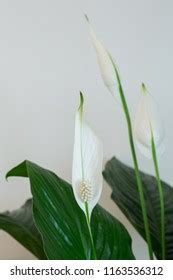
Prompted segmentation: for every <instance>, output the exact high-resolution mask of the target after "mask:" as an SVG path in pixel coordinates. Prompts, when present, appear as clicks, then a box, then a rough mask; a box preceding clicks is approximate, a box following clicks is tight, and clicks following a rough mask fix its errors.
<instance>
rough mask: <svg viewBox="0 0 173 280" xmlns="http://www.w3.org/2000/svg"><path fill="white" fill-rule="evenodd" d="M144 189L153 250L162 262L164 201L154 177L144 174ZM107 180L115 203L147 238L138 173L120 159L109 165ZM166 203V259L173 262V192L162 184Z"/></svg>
mask: <svg viewBox="0 0 173 280" xmlns="http://www.w3.org/2000/svg"><path fill="white" fill-rule="evenodd" d="M140 174H141V178H142V183H143V186H144V192H145V199H146V204H147V212H148V219H149V224H150V231H151V237H152V246H153V250H154V253H155V255H156V257H157V258H158V259H161V242H160V240H161V239H160V201H159V194H158V189H157V182H156V179H155V178H154V177H153V176H150V175H147V174H144V173H143V172H141V173H140ZM103 176H104V178H105V180H106V181H107V183H108V184H109V185H110V186H111V188H112V195H111V197H112V199H113V200H114V201H115V203H116V204H117V205H118V206H119V208H120V209H121V210H122V212H123V213H124V214H125V216H126V217H127V218H128V219H129V221H130V222H131V223H132V224H133V226H134V227H135V228H136V229H137V231H138V232H139V233H140V234H141V235H142V237H144V238H145V234H144V225H143V220H142V213H141V207H140V202H139V195H138V191H137V185H136V177H135V172H134V170H133V169H132V168H130V167H128V166H126V165H124V164H123V163H121V162H120V161H119V160H117V159H116V158H112V159H111V160H110V161H108V163H107V164H106V167H105V170H104V172H103ZM162 185H163V189H164V201H165V226H166V259H168V260H172V259H173V189H172V188H171V187H170V186H169V185H167V184H166V183H164V182H162Z"/></svg>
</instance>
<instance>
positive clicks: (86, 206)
mask: <svg viewBox="0 0 173 280" xmlns="http://www.w3.org/2000/svg"><path fill="white" fill-rule="evenodd" d="M85 212H86V221H87V226H88V231H89V235H90V240H91V246H92V251H93V259H94V260H97V255H96V250H95V246H94V240H93V236H92V231H91V225H90V215H89V210H88V203H87V202H85Z"/></svg>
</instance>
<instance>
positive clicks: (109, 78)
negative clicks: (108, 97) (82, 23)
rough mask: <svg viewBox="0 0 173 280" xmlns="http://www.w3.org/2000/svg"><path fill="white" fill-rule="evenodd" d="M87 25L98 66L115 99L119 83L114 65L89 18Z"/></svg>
mask: <svg viewBox="0 0 173 280" xmlns="http://www.w3.org/2000/svg"><path fill="white" fill-rule="evenodd" d="M86 19H87V23H88V27H89V33H90V37H91V40H92V43H93V46H94V48H95V51H96V54H97V60H98V65H99V68H100V73H101V76H102V79H103V81H104V84H105V85H106V87H107V88H108V89H109V91H110V93H111V94H112V95H113V97H115V96H116V95H117V82H116V73H115V69H114V67H113V63H112V61H111V59H110V55H109V52H108V51H107V50H106V49H105V48H104V46H103V45H102V44H101V42H100V41H99V40H98V38H97V36H96V34H95V32H94V30H93V28H92V26H91V24H90V22H89V20H88V18H87V17H86Z"/></svg>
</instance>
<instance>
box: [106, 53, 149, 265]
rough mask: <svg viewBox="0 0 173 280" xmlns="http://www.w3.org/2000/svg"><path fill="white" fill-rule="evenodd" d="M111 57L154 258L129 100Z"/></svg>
mask: <svg viewBox="0 0 173 280" xmlns="http://www.w3.org/2000/svg"><path fill="white" fill-rule="evenodd" d="M109 57H110V59H111V62H112V65H113V68H114V71H115V76H116V79H117V81H118V87H119V93H120V98H121V102H122V105H123V109H124V113H125V117H126V121H127V126H128V135H129V141H130V148H131V152H132V157H133V163H134V168H135V175H136V181H137V186H138V192H139V198H140V203H141V209H142V216H143V221H144V229H145V235H146V241H147V244H148V253H149V257H150V260H153V251H152V243H151V236H150V229H149V222H148V217H147V209H146V203H145V197H144V191H143V185H142V181H141V176H140V172H139V166H138V161H137V156H136V151H135V145H134V140H133V132H132V124H131V119H130V113H129V109H128V106H127V102H126V99H125V95H124V91H123V88H122V85H121V81H120V77H119V73H118V71H117V69H116V66H115V64H114V61H113V59H112V57H111V56H110V55H109Z"/></svg>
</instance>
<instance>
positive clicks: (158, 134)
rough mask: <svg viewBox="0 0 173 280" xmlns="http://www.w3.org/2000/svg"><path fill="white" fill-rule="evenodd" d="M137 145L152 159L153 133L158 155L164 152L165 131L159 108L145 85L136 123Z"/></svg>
mask: <svg viewBox="0 0 173 280" xmlns="http://www.w3.org/2000/svg"><path fill="white" fill-rule="evenodd" d="M134 130H135V136H136V139H137V145H138V147H139V149H140V151H141V152H142V154H144V156H146V157H148V158H151V156H152V154H151V137H152V133H153V138H154V142H155V145H156V148H157V153H158V155H161V154H162V153H163V152H164V143H163V140H164V129H163V124H162V122H161V119H160V116H159V112H158V107H157V104H156V102H155V100H154V98H153V97H152V96H151V94H150V93H149V92H147V90H146V88H145V86H144V85H143V93H142V95H141V98H140V101H139V104H138V107H137V112H136V116H135V123H134Z"/></svg>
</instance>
